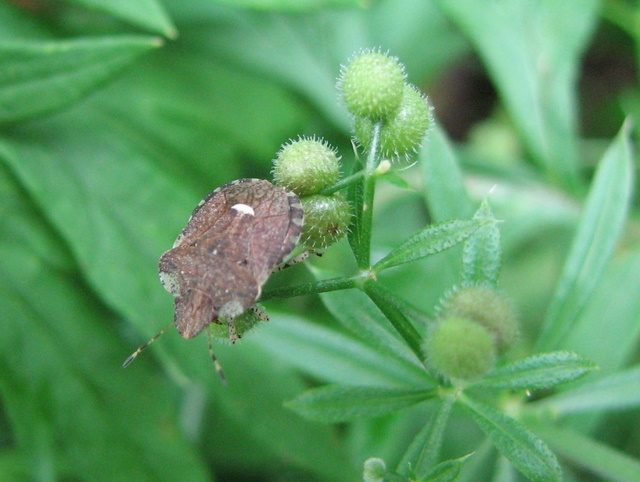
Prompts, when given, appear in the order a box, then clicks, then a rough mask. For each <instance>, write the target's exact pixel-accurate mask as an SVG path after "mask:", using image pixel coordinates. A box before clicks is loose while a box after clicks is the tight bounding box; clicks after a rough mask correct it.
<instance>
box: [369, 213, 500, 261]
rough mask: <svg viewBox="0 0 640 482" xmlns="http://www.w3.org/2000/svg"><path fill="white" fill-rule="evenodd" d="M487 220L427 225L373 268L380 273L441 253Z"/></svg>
mask: <svg viewBox="0 0 640 482" xmlns="http://www.w3.org/2000/svg"><path fill="white" fill-rule="evenodd" d="M487 222H488V221H487V220H485V219H475V218H474V219H469V220H455V221H446V222H442V223H438V224H432V225H430V226H427V227H426V228H424V229H423V230H421V231H419V232H418V233H416V234H414V235H413V236H411V237H410V238H409V239H407V240H406V241H405V242H404V243H402V244H401V245H400V246H398V247H397V248H395V249H394V250H393V251H391V252H390V253H389V254H388V255H387V256H385V257H384V258H382V259H381V260H380V261H378V262H377V263H376V264H375V265H374V267H373V269H374V271H376V272H378V273H379V272H381V271H383V270H385V269H388V268H392V267H394V266H398V265H400V264H403V263H409V262H411V261H415V260H417V259H420V258H425V257H427V256H431V255H434V254H437V253H440V252H441V251H444V250H446V249H448V248H451V247H452V246H455V245H456V244H458V243H460V242H462V241H464V240H465V239H467V238H468V237H469V236H471V235H472V234H473V233H474V232H475V231H476V230H478V229H479V228H480V227H482V226H483V225H484V224H486V223H487Z"/></svg>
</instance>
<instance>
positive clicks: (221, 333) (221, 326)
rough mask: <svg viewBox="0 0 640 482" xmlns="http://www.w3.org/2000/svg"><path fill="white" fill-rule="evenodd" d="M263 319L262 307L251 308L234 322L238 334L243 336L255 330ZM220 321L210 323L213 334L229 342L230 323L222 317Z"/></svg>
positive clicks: (218, 338)
mask: <svg viewBox="0 0 640 482" xmlns="http://www.w3.org/2000/svg"><path fill="white" fill-rule="evenodd" d="M267 319H268V318H267ZM263 320H264V317H262V316H261V315H260V309H249V310H247V311H245V312H244V313H243V314H241V315H240V316H238V317H237V318H236V319H234V323H235V325H236V334H237V336H238V338H242V337H243V336H244V335H246V334H247V333H249V332H250V331H253V329H254V328H255V327H256V326H258V323H260V321H263ZM220 321H221V322H222V323H210V324H209V330H210V331H211V336H213V337H214V338H216V339H217V340H219V341H225V342H229V324H228V323H227V321H226V320H225V319H220Z"/></svg>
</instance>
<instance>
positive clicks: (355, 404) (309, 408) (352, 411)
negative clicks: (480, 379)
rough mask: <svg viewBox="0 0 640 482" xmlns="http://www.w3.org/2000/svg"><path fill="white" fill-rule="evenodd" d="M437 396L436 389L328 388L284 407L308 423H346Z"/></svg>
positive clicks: (389, 411) (316, 390) (306, 394)
mask: <svg viewBox="0 0 640 482" xmlns="http://www.w3.org/2000/svg"><path fill="white" fill-rule="evenodd" d="M436 396H438V391H437V390H403V389H399V388H378V387H349V386H343V385H330V386H326V387H321V388H316V389H313V390H309V391H307V392H305V393H303V394H302V395H300V396H299V397H297V398H295V399H294V400H291V401H290V402H288V403H287V406H288V407H289V408H291V409H293V410H295V411H296V412H298V413H299V414H300V415H302V416H303V417H305V418H308V419H310V420H317V421H320V422H345V421H348V420H354V419H358V418H373V417H380V416H382V415H386V414H388V413H391V412H395V411H396V410H400V409H402V408H406V407H411V406H412V405H415V404H417V403H420V402H424V401H425V400H429V399H432V398H434V397H436Z"/></svg>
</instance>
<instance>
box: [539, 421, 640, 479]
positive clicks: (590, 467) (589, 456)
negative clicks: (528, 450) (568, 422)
mask: <svg viewBox="0 0 640 482" xmlns="http://www.w3.org/2000/svg"><path fill="white" fill-rule="evenodd" d="M536 432H537V433H539V434H540V435H542V436H543V437H544V438H545V440H546V441H547V442H548V443H549V445H550V446H551V447H552V448H553V450H554V451H555V452H556V453H557V454H558V455H560V456H562V458H563V459H565V460H567V461H569V462H571V463H572V464H574V465H576V466H577V467H580V468H582V469H584V470H587V471H589V472H592V473H594V474H597V475H599V476H600V477H602V478H603V479H605V480H619V481H635V480H640V461H639V460H638V459H634V458H632V457H631V456H629V455H628V454H625V453H623V452H620V451H619V450H616V449H614V448H612V447H609V446H607V445H604V444H602V443H600V442H598V441H596V440H593V439H591V438H589V437H588V436H586V435H584V434H582V433H579V432H576V431H573V430H567V429H565V428H562V427H552V426H539V427H536Z"/></svg>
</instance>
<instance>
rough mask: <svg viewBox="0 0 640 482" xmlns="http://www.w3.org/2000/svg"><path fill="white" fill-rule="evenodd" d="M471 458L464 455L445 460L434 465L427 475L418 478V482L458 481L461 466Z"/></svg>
mask: <svg viewBox="0 0 640 482" xmlns="http://www.w3.org/2000/svg"><path fill="white" fill-rule="evenodd" d="M470 456H471V454H469V455H464V456H462V457H460V458H458V459H453V460H445V461H444V462H440V463H439V464H438V465H436V466H435V467H434V468H433V469H432V470H431V471H430V472H429V473H428V474H426V475H425V476H424V477H422V478H418V480H419V481H420V482H453V481H455V480H458V475H460V471H461V470H462V466H463V465H464V464H465V462H466V461H467V459H468V458H469V457H470Z"/></svg>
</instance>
